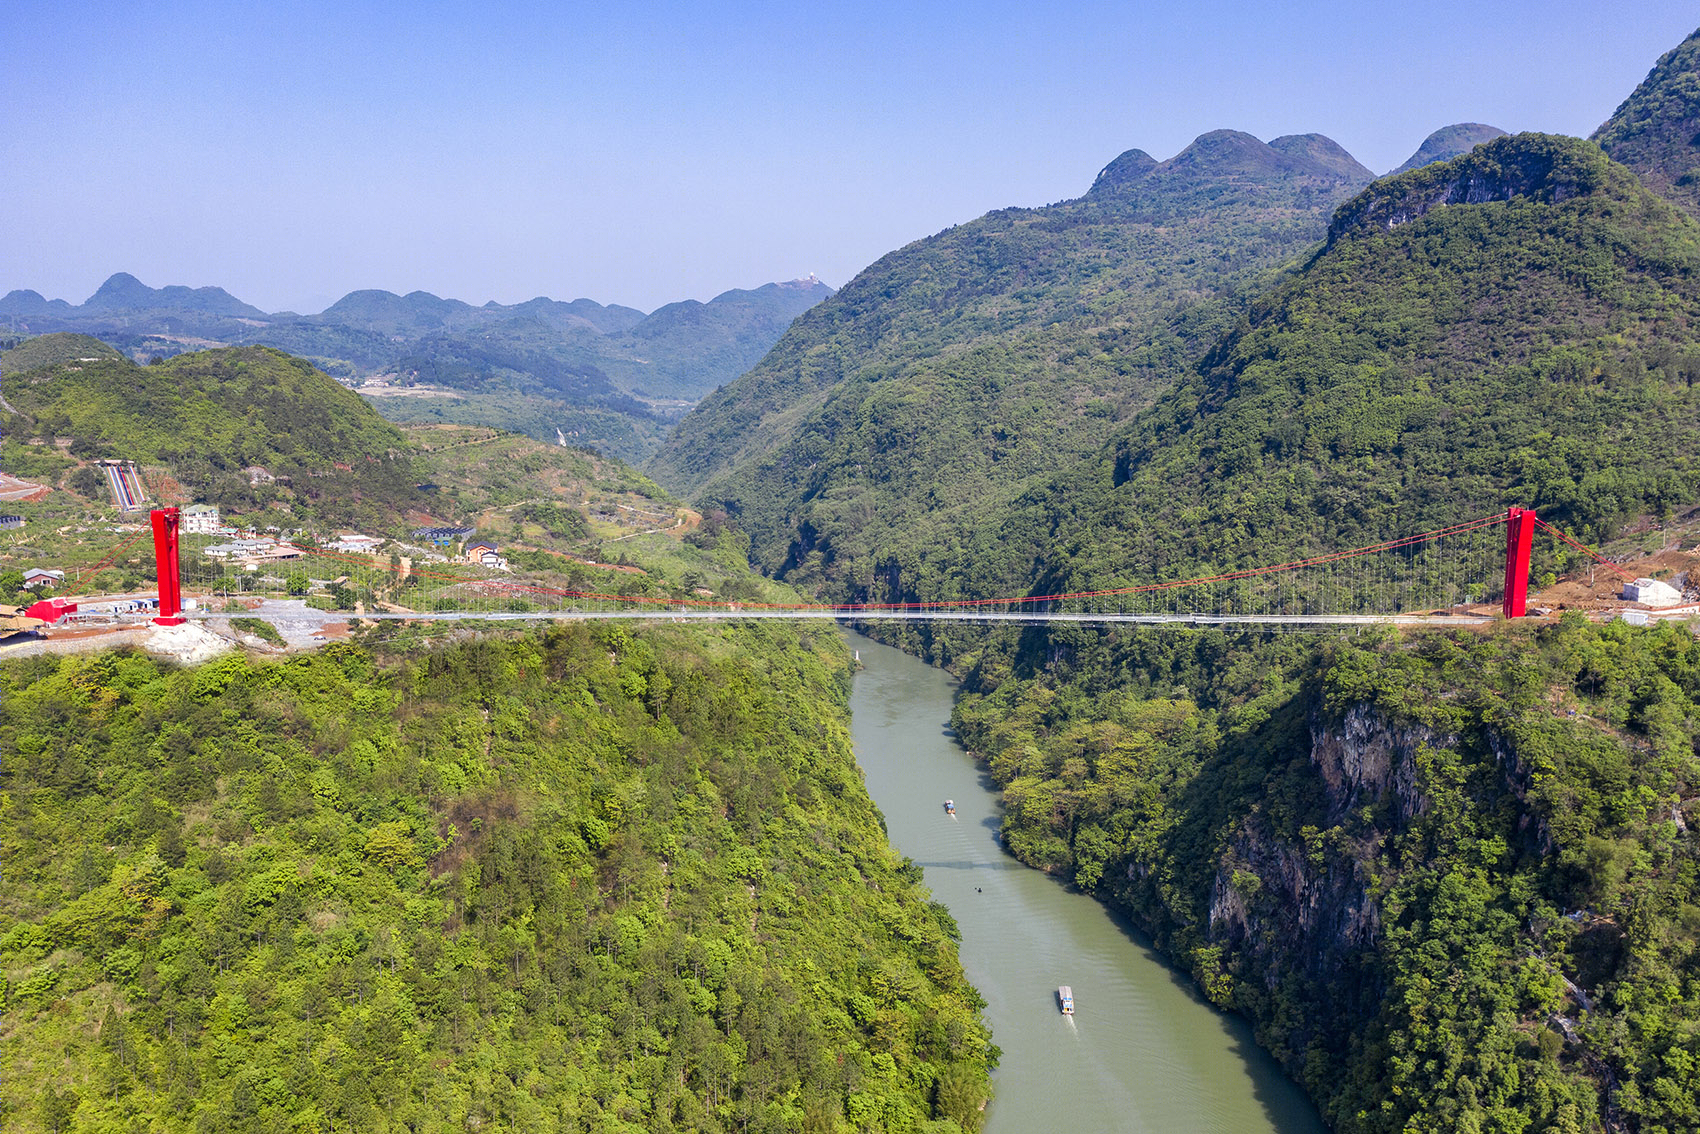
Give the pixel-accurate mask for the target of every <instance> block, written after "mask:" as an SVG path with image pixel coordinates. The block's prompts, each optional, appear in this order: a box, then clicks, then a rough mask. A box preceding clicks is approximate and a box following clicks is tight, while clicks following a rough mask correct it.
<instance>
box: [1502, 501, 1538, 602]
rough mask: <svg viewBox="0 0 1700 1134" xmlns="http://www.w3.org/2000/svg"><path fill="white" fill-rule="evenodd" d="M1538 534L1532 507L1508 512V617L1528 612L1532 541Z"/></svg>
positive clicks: (1506, 544) (1506, 599)
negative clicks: (1530, 545) (1530, 546)
mask: <svg viewBox="0 0 1700 1134" xmlns="http://www.w3.org/2000/svg"><path fill="white" fill-rule="evenodd" d="M1534 536H1535V513H1534V510H1533V509H1532V508H1512V509H1511V510H1510V511H1509V512H1507V513H1506V514H1505V601H1504V604H1503V606H1502V607H1501V609H1502V610H1504V612H1505V617H1507V618H1522V617H1523V616H1524V615H1525V614H1527V613H1528V612H1529V544H1530V542H1531V541H1532V540H1533V539H1534Z"/></svg>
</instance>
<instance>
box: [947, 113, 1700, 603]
mask: <svg viewBox="0 0 1700 1134" xmlns="http://www.w3.org/2000/svg"><path fill="white" fill-rule="evenodd" d="M1466 186H1467V187H1468V188H1467V189H1465V188H1463V187H1466ZM1465 192H1468V193H1469V194H1471V195H1473V196H1479V197H1482V198H1485V199H1483V200H1481V201H1480V202H1479V203H1474V202H1463V201H1459V200H1458V198H1459V197H1460V196H1461V195H1462V194H1463V193H1465ZM1697 326H1700V225H1696V223H1695V222H1694V221H1692V220H1690V219H1689V218H1688V217H1686V216H1684V215H1683V214H1682V213H1680V212H1678V211H1677V210H1676V209H1674V208H1672V207H1671V206H1670V205H1669V204H1667V203H1666V202H1664V201H1662V200H1660V199H1659V198H1657V197H1655V196H1653V195H1652V194H1651V193H1649V192H1648V191H1647V190H1646V189H1645V188H1643V187H1642V186H1641V185H1640V184H1639V183H1638V182H1637V181H1636V179H1635V177H1634V175H1633V174H1631V173H1630V172H1629V171H1628V170H1626V169H1624V168H1623V167H1621V166H1619V165H1616V164H1615V163H1613V162H1611V161H1609V160H1608V159H1607V158H1606V157H1605V156H1604V155H1603V154H1601V153H1600V151H1599V150H1598V149H1597V148H1596V147H1594V146H1593V145H1592V144H1590V143H1587V142H1583V141H1580V140H1577V139H1569V138H1557V137H1550V136H1545V135H1517V136H1514V137H1507V138H1501V139H1498V140H1496V141H1493V142H1489V143H1487V144H1486V145H1484V146H1481V147H1479V148H1478V149H1476V150H1475V151H1473V152H1472V153H1470V154H1468V155H1466V156H1464V157H1460V158H1457V159H1455V160H1454V161H1452V162H1450V163H1445V164H1439V165H1430V166H1427V167H1425V168H1423V169H1419V170H1415V171H1412V172H1410V173H1406V174H1402V175H1401V176H1399V177H1395V178H1390V179H1388V180H1385V181H1381V182H1377V183H1376V185H1374V186H1372V187H1371V188H1370V189H1368V190H1366V191H1365V192H1364V193H1363V194H1362V195H1360V196H1359V197H1358V198H1356V199H1355V200H1353V201H1352V202H1349V203H1347V204H1346V205H1343V206H1342V207H1341V209H1340V211H1339V213H1338V214H1337V215H1336V217H1335V220H1334V222H1333V226H1332V227H1331V229H1330V235H1329V247H1328V248H1327V250H1326V251H1325V252H1323V253H1321V254H1320V255H1319V256H1317V257H1316V259H1315V260H1314V261H1312V262H1311V263H1310V264H1309V265H1307V266H1306V268H1305V269H1304V270H1303V271H1302V272H1300V273H1299V274H1298V275H1297V276H1295V277H1294V278H1293V279H1292V280H1291V281H1289V282H1288V283H1286V284H1284V285H1283V286H1281V287H1278V288H1276V289H1275V290H1273V291H1272V292H1271V293H1269V294H1268V295H1266V296H1265V297H1263V298H1262V299H1260V300H1259V301H1258V302H1257V303H1256V304H1255V305H1254V306H1253V309H1252V310H1251V311H1250V312H1249V314H1248V317H1247V319H1246V321H1245V322H1244V323H1243V324H1242V325H1241V327H1240V328H1239V329H1238V330H1236V331H1235V332H1234V333H1232V334H1230V335H1228V336H1227V337H1226V338H1224V339H1223V340H1222V341H1221V342H1220V343H1219V344H1218V345H1217V346H1216V347H1215V348H1214V349H1213V350H1212V351H1211V353H1210V355H1209V357H1208V358H1207V359H1206V360H1205V361H1204V363H1203V364H1202V365H1200V367H1199V368H1198V369H1197V371H1196V372H1195V373H1194V374H1192V375H1190V376H1188V377H1187V378H1186V379H1185V380H1184V381H1182V382H1181V383H1180V384H1179V385H1178V386H1177V387H1176V388H1175V389H1174V390H1172V391H1171V392H1170V393H1168V394H1167V395H1165V396H1164V398H1163V399H1162V400H1161V401H1160V402H1159V404H1158V405H1157V406H1155V407H1154V408H1153V409H1152V410H1151V411H1150V412H1149V413H1147V414H1145V415H1143V416H1142V417H1141V418H1140V419H1139V420H1138V421H1136V422H1135V423H1133V424H1132V425H1131V426H1130V427H1128V428H1127V429H1126V430H1124V431H1123V432H1122V434H1121V435H1120V436H1118V437H1117V438H1116V439H1114V440H1113V441H1112V442H1111V444H1110V445H1109V446H1108V447H1106V449H1105V450H1104V451H1103V452H1102V453H1101V454H1100V457H1099V459H1098V460H1097V461H1095V462H1088V463H1085V464H1082V465H1081V466H1079V467H1078V468H1076V469H1073V470H1070V471H1069V472H1067V473H1065V474H1063V475H1062V476H1060V477H1058V478H1056V480H1055V481H1054V482H1053V483H1052V484H1051V485H1048V486H1047V487H1046V488H1045V489H1044V490H1043V491H1042V492H1038V491H1036V492H1035V493H1034V494H1033V495H1032V497H1031V498H1030V499H1029V501H1027V502H1025V504H1024V506H1023V507H1022V508H1021V509H1018V510H1016V511H1014V512H1012V514H1011V515H1010V517H1009V518H1008V519H1007V521H1006V522H1005V523H1004V524H1003V525H1001V526H1000V527H999V528H998V529H997V530H995V531H991V532H988V533H986V535H985V537H984V539H985V542H984V543H983V544H982V545H981V547H980V548H979V549H978V550H980V551H981V554H980V555H978V556H975V557H973V561H974V563H975V565H976V567H975V569H976V570H979V571H982V572H985V571H987V570H988V569H990V570H996V569H997V568H998V567H999V566H1000V563H999V559H998V558H997V557H998V555H999V554H1000V553H1001V555H1002V557H1003V560H1002V562H1003V564H1007V566H1005V567H1004V570H1005V571H1006V572H1019V571H1022V570H1025V569H1028V565H1029V564H1030V563H1032V562H1033V561H1035V560H1038V561H1041V562H1042V563H1043V564H1044V567H1043V570H1042V571H1041V573H1040V581H1039V583H1038V584H1037V585H1038V586H1040V587H1042V588H1045V589H1047V590H1052V589H1054V590H1075V589H1086V588H1087V587H1090V586H1102V585H1115V584H1119V583H1125V582H1128V581H1132V580H1134V579H1136V578H1138V579H1142V578H1146V577H1150V576H1152V575H1156V576H1158V577H1162V576H1165V575H1167V576H1168V577H1185V576H1186V575H1187V574H1191V573H1193V572H1195V571H1196V570H1198V569H1199V568H1202V567H1209V566H1222V567H1237V566H1243V565H1246V564H1248V563H1251V562H1277V563H1278V562H1281V561H1283V560H1284V559H1287V558H1290V557H1292V554H1293V553H1312V552H1314V551H1316V550H1320V549H1324V548H1337V547H1349V546H1355V545H1356V544H1358V543H1365V542H1370V541H1373V540H1376V539H1384V538H1387V537H1389V536H1392V535H1396V534H1405V533H1409V532H1417V531H1423V530H1425V529H1427V528H1431V527H1435V526H1438V525H1439V524H1442V523H1447V522H1452V521H1455V520H1462V519H1468V518H1470V517H1472V516H1480V515H1485V514H1488V513H1491V512H1494V511H1496V510H1498V509H1500V508H1503V507H1504V506H1505V505H1507V504H1511V503H1518V504H1523V505H1527V506H1529V507H1533V508H1536V509H1538V510H1539V511H1540V513H1541V515H1542V516H1543V517H1544V518H1546V519H1547V520H1549V521H1551V522H1554V523H1557V524H1560V525H1561V526H1564V527H1566V528H1569V529H1570V530H1572V531H1574V532H1576V533H1577V534H1578V535H1580V536H1583V537H1584V538H1588V539H1599V538H1601V537H1603V536H1605V535H1606V534H1608V533H1614V532H1615V531H1616V530H1617V529H1618V528H1619V527H1620V526H1621V525H1622V524H1624V523H1625V522H1626V521H1628V520H1629V519H1631V518H1633V517H1636V516H1639V515H1644V514H1651V515H1653V516H1655V517H1659V516H1667V515H1669V514H1670V513H1671V512H1672V511H1673V510H1674V509H1678V508H1682V507H1687V506H1691V505H1692V504H1693V502H1694V501H1696V500H1697V499H1700V389H1697V388H1696V379H1697V378H1700V352H1697V351H1696V350H1695V348H1694V346H1693V341H1694V333H1695V328H1696V327H1697ZM1007 577H1008V575H1007V574H1006V578H1007ZM988 585H989V584H988ZM1041 593H1043V592H1041Z"/></svg>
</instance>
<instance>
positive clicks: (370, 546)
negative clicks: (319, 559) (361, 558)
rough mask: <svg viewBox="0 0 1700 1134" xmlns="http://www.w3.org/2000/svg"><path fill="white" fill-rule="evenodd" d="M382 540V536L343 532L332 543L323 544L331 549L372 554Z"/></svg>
mask: <svg viewBox="0 0 1700 1134" xmlns="http://www.w3.org/2000/svg"><path fill="white" fill-rule="evenodd" d="M383 542H384V540H383V537H382V536H369V535H361V534H360V533H359V532H344V533H343V534H341V535H339V536H338V537H337V538H336V541H335V542H334V543H327V544H325V546H326V547H327V548H329V549H330V550H332V551H346V552H350V553H353V554H356V555H372V554H375V553H376V552H377V550H378V547H379V546H380V545H381V544H382V543H383Z"/></svg>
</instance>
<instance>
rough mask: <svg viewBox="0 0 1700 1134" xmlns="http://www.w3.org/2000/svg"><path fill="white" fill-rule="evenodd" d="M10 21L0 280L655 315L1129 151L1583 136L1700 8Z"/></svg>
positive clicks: (1551, 5) (1043, 190) (328, 11)
mask: <svg viewBox="0 0 1700 1134" xmlns="http://www.w3.org/2000/svg"><path fill="white" fill-rule="evenodd" d="M1272 8H1273V6H1271V5H1266V4H1254V3H1249V2H1247V0H1188V2H1184V3H1181V2H1168V0H1164V2H1149V0H1148V2H1144V3H1121V4H1109V3H1103V4H1100V3H1081V4H1068V3H1060V4H1056V5H1051V6H1044V5H1035V4H1031V3H1024V4H1006V3H997V2H991V3H981V4H975V5H968V4H954V3H940V4H927V3H924V2H923V3H915V2H910V3H891V4H887V3H883V2H873V3H861V4H855V5H850V4H843V5H808V4H799V3H790V4H765V3H728V4H711V3H698V4H683V3H649V4H645V3H628V4H606V3H603V4H597V5H582V6H581V5H577V4H570V3H564V4H528V3H503V2H500V0H493V2H490V3H485V4H482V5H472V4H446V3H432V2H421V3H411V4H402V3H382V4H380V3H358V2H352V3H318V2H312V0H308V2H302V3H296V4H292V5H287V6H286V5H277V4H266V5H259V4H252V3H240V2H234V0H219V2H214V3H176V2H171V0H163V2H158V3H147V4H136V3H134V2H133V0H132V2H126V3H82V4H79V3H75V2H72V3H65V2H64V0H59V2H55V3H44V2H38V0H13V2H12V3H11V4H8V5H6V6H4V7H3V8H0V37H3V39H4V42H6V43H7V45H8V48H7V52H6V55H7V59H6V64H5V66H4V67H0V217H3V218H4V221H3V222H0V223H4V225H5V231H6V237H5V242H4V247H5V249H6V252H5V255H4V256H3V257H0V293H3V292H4V291H6V290H9V289H11V288H24V287H28V288H34V289H35V290H37V291H40V292H42V293H43V294H45V295H47V296H49V297H50V298H65V299H69V300H71V301H72V302H80V301H81V300H83V299H85V298H87V296H88V295H89V294H90V293H91V292H93V291H94V289H95V288H96V287H97V286H99V284H100V282H101V281H102V280H103V279H105V278H106V276H108V275H109V274H111V273H112V272H114V271H120V270H123V271H129V272H132V273H134V274H135V275H137V276H138V277H140V278H141V279H142V280H143V282H145V283H148V284H151V285H153V286H156V287H157V286H162V285H165V284H188V285H190V286H203V285H207V284H217V285H219V286H223V287H225V288H227V289H229V290H230V291H231V292H232V293H234V294H235V295H237V296H239V297H240V298H242V299H245V300H247V301H248V302H250V303H253V304H255V305H257V306H259V307H262V308H265V309H267V310H279V309H286V308H287V309H294V310H299V311H317V310H319V309H320V308H322V307H324V306H325V305H326V304H328V303H330V302H331V301H333V300H334V299H336V298H337V297H339V296H341V295H342V294H344V293H345V292H348V291H350V290H353V289H355V288H362V287H380V288H387V289H389V290H392V291H399V292H405V291H411V290H413V289H416V288H418V289H423V290H426V291H431V292H435V293H437V294H439V295H446V296H453V297H455V298H459V299H465V300H468V301H470V302H475V303H481V302H483V301H485V300H488V299H495V300H499V301H501V302H516V301H520V300H524V299H529V298H531V297H532V296H535V295H549V296H553V297H555V298H557V299H573V298H577V297H580V296H585V297H589V298H592V299H596V300H598V301H601V302H604V303H625V304H628V305H631V306H634V307H639V308H642V309H644V310H650V309H652V308H654V307H656V306H658V305H660V304H662V303H665V302H669V301H671V300H675V299H683V298H698V299H707V298H709V297H711V296H713V295H715V294H717V293H718V292H720V291H723V290H725V289H727V288H732V287H753V286H756V285H759V284H761V283H764V282H766V281H768V280H775V279H790V278H794V277H797V276H802V275H806V274H808V273H810V272H814V273H816V274H818V275H819V276H820V277H821V278H823V279H825V280H826V281H827V282H829V283H831V284H833V285H834V286H837V285H840V284H842V283H844V282H845V281H846V280H847V279H849V278H850V277H851V276H852V275H854V274H855V273H856V272H857V271H858V270H859V269H861V268H862V267H864V266H866V265H867V264H869V263H871V262H872V261H873V260H874V259H876V258H878V257H879V256H880V255H881V254H882V253H884V252H886V251H889V250H890V249H892V248H896V247H899V246H901V245H902V244H905V243H907V242H909V241H911V240H915V239H917V238H919V237H922V236H925V235H927V234H929V233H932V232H936V231H938V230H940V229H942V228H946V227H948V226H949V225H951V224H955V223H959V222H961V221H965V220H969V219H972V218H973V217H975V216H978V215H980V214H981V213H984V212H986V211H987V210H988V209H993V208H1001V207H1004V206H1008V205H1040V204H1045V203H1048V202H1051V201H1057V200H1062V199H1065V198H1068V197H1074V196H1078V195H1079V194H1080V193H1082V192H1084V191H1085V189H1086V187H1087V186H1088V185H1089V184H1090V183H1091V181H1092V178H1093V176H1094V175H1095V174H1096V172H1097V171H1098V169H1099V168H1101V167H1102V166H1103V165H1104V164H1105V163H1106V162H1108V161H1109V160H1110V159H1111V158H1113V157H1114V156H1115V155H1116V154H1117V153H1119V152H1121V151H1123V150H1125V149H1128V148H1130V147H1138V148H1140V149H1143V150H1146V151H1147V152H1149V153H1151V154H1152V155H1154V156H1155V157H1157V158H1166V157H1169V156H1171V155H1172V154H1174V153H1175V152H1176V151H1178V150H1179V149H1181V148H1182V147H1183V146H1185V145H1186V143H1187V142H1188V141H1190V140H1191V139H1192V138H1193V137H1195V136H1197V135H1198V134H1200V133H1203V132H1204V131H1206V130H1211V129H1216V128H1219V127H1232V128H1235V129H1240V130H1245V131H1248V132H1250V133H1252V134H1256V135H1257V136H1258V137H1260V138H1264V139H1266V140H1267V139H1269V138H1272V137H1275V136H1277V135H1280V134H1290V133H1307V132H1312V131H1314V132H1318V133H1323V134H1327V135H1328V136H1329V137H1331V138H1333V139H1334V140H1335V141H1337V142H1339V143H1340V144H1341V145H1343V146H1345V147H1346V148H1347V149H1348V150H1350V151H1351V152H1352V154H1353V155H1354V156H1355V157H1357V158H1358V160H1360V161H1362V162H1363V163H1364V164H1365V165H1367V166H1369V167H1370V168H1372V169H1374V170H1376V171H1378V172H1380V171H1384V170H1386V169H1388V168H1391V167H1393V166H1395V165H1397V164H1399V163H1400V162H1402V161H1403V160H1404V159H1405V158H1406V157H1407V156H1409V154H1410V153H1411V152H1412V151H1413V150H1414V149H1416V147H1417V145H1418V144H1419V143H1420V142H1421V141H1422V139H1423V137H1424V136H1425V135H1427V134H1428V133H1429V131H1431V130H1433V129H1435V128H1437V127H1439V126H1443V125H1446V124H1448V123H1452V122H1459V121H1479V122H1488V123H1492V124H1493V125H1496V126H1500V127H1502V128H1504V129H1508V130H1547V131H1553V132H1561V133H1572V134H1582V135H1586V134H1588V133H1590V132H1591V131H1592V130H1593V129H1594V127H1596V126H1597V125H1599V123H1600V122H1601V121H1603V120H1604V119H1605V118H1606V117H1607V116H1608V115H1609V114H1610V113H1611V112H1612V110H1613V109H1614V108H1615V107H1616V106H1617V104H1618V103H1619V102H1620V101H1621V100H1622V99H1623V98H1624V96H1626V95H1627V94H1628V93H1629V92H1630V91H1631V90H1632V89H1633V88H1634V86H1635V84H1636V83H1638V82H1639V81H1640V80H1641V79H1642V78H1643V77H1644V76H1645V74H1646V72H1647V70H1648V68H1650V67H1651V66H1652V65H1653V63H1654V61H1655V60H1656V59H1657V57H1658V56H1659V55H1660V54H1661V53H1663V52H1664V51H1666V50H1668V49H1670V48H1671V47H1674V46H1675V45H1676V44H1677V43H1679V42H1680V41H1681V40H1682V38H1683V37H1684V36H1686V35H1687V34H1688V33H1690V32H1691V31H1693V30H1694V29H1695V26H1696V25H1697V23H1700V6H1696V5H1694V4H1691V3H1668V2H1663V0H1642V2H1640V3H1637V4H1634V5H1624V4H1622V3H1616V4H1614V3H1606V2H1596V0H1568V2H1567V0H1554V2H1548V3H1544V4H1539V5H1537V4H1532V3H1498V2H1496V0H1477V2H1475V3H1459V2H1454V0H1431V2H1430V3H1428V4H1425V5H1416V6H1411V5H1406V6H1403V7H1397V6H1396V7H1393V8H1389V7H1388V6H1386V5H1378V4H1365V3H1363V2H1362V0H1351V2H1338V3H1335V2H1326V3H1324V2H1317V3H1292V4H1289V5H1287V6H1285V8H1284V9H1283V14H1281V15H1279V16H1277V15H1273V14H1271V12H1272Z"/></svg>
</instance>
